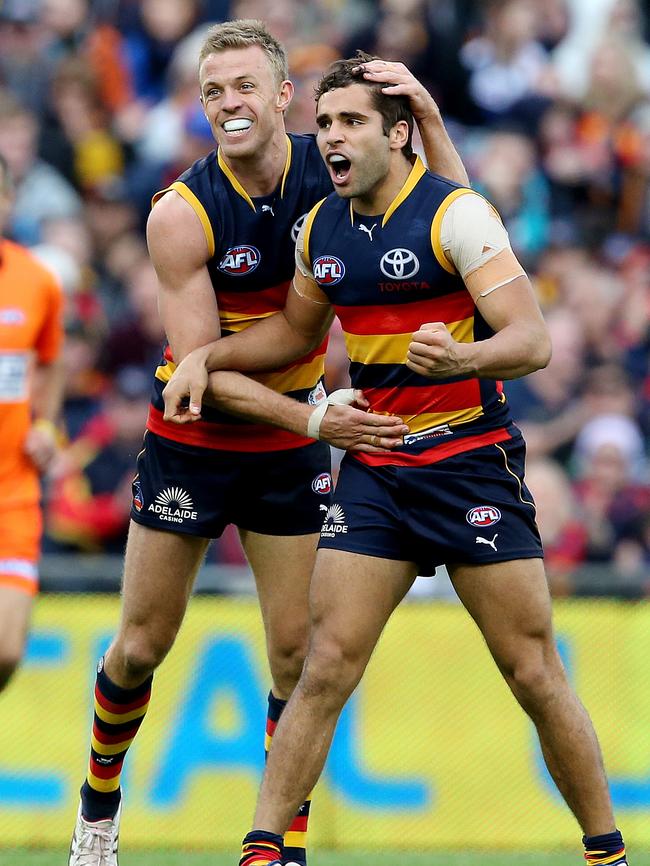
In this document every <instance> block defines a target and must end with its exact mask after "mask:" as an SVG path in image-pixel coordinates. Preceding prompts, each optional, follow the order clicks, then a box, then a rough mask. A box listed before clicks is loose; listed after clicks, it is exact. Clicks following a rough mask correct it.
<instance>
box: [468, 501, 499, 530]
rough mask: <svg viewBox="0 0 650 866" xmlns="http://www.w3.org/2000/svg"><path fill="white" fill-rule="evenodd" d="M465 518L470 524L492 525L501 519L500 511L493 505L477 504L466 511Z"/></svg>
mask: <svg viewBox="0 0 650 866" xmlns="http://www.w3.org/2000/svg"><path fill="white" fill-rule="evenodd" d="M465 518H466V520H467V522H468V523H469V524H471V525H472V526H492V524H493V523H498V522H499V521H500V520H501V512H500V511H499V509H498V508H495V507H494V505H477V506H476V508H471V509H470V510H469V511H468V512H467V514H466V515H465Z"/></svg>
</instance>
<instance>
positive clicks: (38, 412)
mask: <svg viewBox="0 0 650 866" xmlns="http://www.w3.org/2000/svg"><path fill="white" fill-rule="evenodd" d="M64 382H65V379H64V370H63V362H62V360H61V359H60V358H57V359H56V360H54V361H51V362H49V363H47V364H46V363H42V364H38V365H37V367H36V369H35V371H34V383H33V386H32V410H33V415H34V420H33V422H32V426H31V427H30V429H29V432H28V434H27V437H26V439H25V446H24V447H25V453H26V454H27V456H28V457H29V458H30V460H31V461H32V462H33V463H34V465H35V466H36V468H37V469H38V471H39V472H46V471H47V469H48V468H49V466H50V464H51V463H52V460H53V459H54V455H55V454H56V452H57V448H58V440H59V434H58V430H57V426H56V422H57V420H58V417H59V413H60V411H61V403H62V402H63V388H64Z"/></svg>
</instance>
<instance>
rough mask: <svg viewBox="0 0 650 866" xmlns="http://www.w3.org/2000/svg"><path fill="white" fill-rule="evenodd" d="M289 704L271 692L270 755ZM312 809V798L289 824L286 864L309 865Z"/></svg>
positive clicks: (268, 740)
mask: <svg viewBox="0 0 650 866" xmlns="http://www.w3.org/2000/svg"><path fill="white" fill-rule="evenodd" d="M286 704H287V702H286V701H281V700H280V699H279V698H276V697H275V695H274V694H273V692H269V710H268V715H267V717H266V741H265V743H264V748H265V750H266V754H267V755H268V753H269V749H270V748H271V740H272V739H273V734H274V732H275V728H276V726H277V724H278V721H279V720H280V716H281V715H282V710H283V709H284V708H285V706H286ZM310 807H311V798H309V799H307V800H305V802H304V803H303V804H302V806H301V807H300V808H299V809H298V812H297V814H296V817H295V818H294V819H293V821H292V822H291V824H289V829H288V830H287V832H286V833H285V834H284V862H285V863H298V864H300V866H306V864H307V851H306V850H305V847H306V844H307V824H308V823H309V809H310Z"/></svg>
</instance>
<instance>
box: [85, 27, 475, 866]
mask: <svg viewBox="0 0 650 866" xmlns="http://www.w3.org/2000/svg"><path fill="white" fill-rule="evenodd" d="M369 74H370V75H374V76H375V77H377V79H378V80H380V81H385V82H387V83H389V84H390V85H391V89H392V90H394V91H395V92H397V93H407V94H409V96H410V98H411V99H412V101H413V103H414V107H415V108H416V110H418V111H419V119H420V123H421V126H422V133H423V138H424V140H425V143H428V146H427V152H428V156H429V158H430V160H432V161H433V162H434V164H435V165H436V167H437V169H438V170H440V171H442V172H443V173H447V174H453V175H454V176H458V175H459V174H460V175H461V177H462V176H464V170H463V169H462V165H461V163H460V161H459V159H458V156H457V154H456V153H455V151H454V149H453V146H452V145H451V143H450V142H449V139H448V138H447V136H446V133H445V130H444V127H443V126H442V123H441V122H440V118H439V114H438V113H437V108H436V106H435V103H433V100H432V99H431V97H429V96H428V94H426V91H424V90H423V88H422V87H420V86H419V85H418V84H417V82H415V80H414V79H413V78H412V76H410V75H409V74H408V72H407V71H406V70H405V69H404V67H402V66H401V65H400V64H398V65H391V64H379V65H377V64H375V65H374V66H370V67H369ZM287 76H288V73H287V60H286V55H285V52H284V49H283V47H282V46H281V45H280V44H279V43H278V41H277V40H276V39H274V37H273V36H272V35H271V34H270V33H269V32H268V31H267V30H266V28H265V27H264V25H263V24H261V22H259V21H231V22H226V23H224V24H219V25H216V26H215V27H213V28H211V29H210V30H209V32H208V34H207V36H206V39H205V42H204V45H203V48H202V50H201V52H200V57H199V84H200V92H201V101H202V105H203V109H204V112H205V114H206V117H207V119H208V121H209V123H210V126H211V128H212V132H213V135H214V138H215V140H216V142H217V144H218V149H217V150H216V151H213V152H212V153H210V154H209V155H208V156H207V157H205V158H204V159H201V160H198V161H197V162H196V163H195V164H194V165H193V166H191V167H190V168H189V169H188V170H187V171H186V172H184V174H183V175H181V177H180V178H179V179H178V180H177V181H176V182H175V183H173V184H172V185H171V187H169V188H168V189H166V190H163V191H161V192H160V193H158V194H157V195H156V196H155V204H154V207H153V209H152V212H151V215H150V218H149V222H148V228H147V238H148V243H149V251H150V254H151V258H152V261H153V263H154V266H155V268H156V271H157V274H158V278H159V306H160V312H161V316H162V321H163V325H164V328H165V331H166V334H167V339H168V345H167V347H166V349H165V351H164V355H163V358H162V359H161V362H160V365H159V367H158V369H157V371H156V374H155V379H154V389H153V398H152V403H151V407H150V412H149V419H148V423H147V434H146V437H145V441H144V445H143V450H142V451H141V453H140V455H139V456H138V461H137V474H136V477H135V480H134V485H133V494H134V495H133V507H132V510H131V526H130V530H129V538H128V543H127V549H126V555H125V562H124V578H123V593H122V614H121V622H120V627H119V631H118V634H117V635H116V637H115V639H114V640H113V642H112V644H111V646H110V648H109V650H108V651H107V653H106V656H105V658H104V659H102V660H101V661H100V664H99V667H98V672H97V680H96V684H95V715H94V721H93V733H92V740H91V754H90V761H89V766H88V773H87V777H86V780H85V782H84V784H83V786H82V789H81V804H80V809H79V814H78V818H77V825H76V828H75V832H74V836H73V840H72V846H71V852H70V859H69V863H70V866H115V864H116V863H117V838H118V829H119V816H120V805H121V791H120V776H121V771H122V766H123V762H124V759H125V756H126V753H127V750H128V748H129V746H130V744H131V742H132V741H133V739H134V737H135V736H136V734H137V731H138V729H139V726H140V724H141V722H142V720H143V718H144V716H145V713H146V710H147V707H148V703H149V695H150V691H151V682H152V675H153V671H154V670H155V669H156V668H157V666H158V665H159V664H160V662H161V661H162V659H163V658H164V657H165V655H166V654H167V652H168V651H169V649H170V648H171V646H172V644H173V642H174V640H175V638H176V634H177V632H178V629H179V628H180V625H181V622H182V620H183V616H184V614H185V610H186V607H187V603H188V599H189V595H190V593H191V589H192V584H193V581H194V577H195V575H196V572H197V570H198V568H199V565H200V563H201V561H202V559H203V556H204V554H205V550H206V548H207V545H208V544H209V540H210V538H215V537H218V536H219V535H221V533H222V531H223V529H224V527H225V526H226V524H228V523H234V524H235V525H236V526H237V527H238V529H239V531H240V537H241V540H242V544H243V547H244V550H245V552H246V555H247V557H248V560H249V562H250V564H251V567H252V570H253V572H254V575H255V580H256V585H257V591H258V596H259V601H260V607H261V610H262V617H263V621H264V627H265V632H266V639H267V650H268V658H269V664H270V668H271V677H272V691H271V693H270V695H269V711H268V721H267V734H268V738H267V739H268V740H270V735H271V734H272V731H273V728H274V726H275V723H276V722H277V720H278V718H279V716H280V713H281V711H282V709H283V707H284V703H285V701H286V699H287V698H288V697H289V694H290V693H291V691H292V689H293V686H294V685H295V683H296V681H297V679H298V676H299V675H300V670H301V668H302V663H303V660H304V656H305V652H306V647H307V637H308V621H309V614H308V586H309V577H310V574H311V570H312V566H313V561H314V557H315V550H316V543H317V539H318V535H317V533H318V529H319V527H320V523H321V516H322V511H321V508H322V506H325V507H326V506H327V505H328V504H329V494H330V486H331V476H330V465H329V449H328V447H327V445H326V442H330V443H332V444H336V445H338V446H339V447H343V448H358V449H360V450H362V451H372V450H375V451H376V450H377V448H378V446H382V447H392V446H393V445H395V444H396V443H397V442H398V441H400V439H401V436H402V435H403V433H404V432H405V431H407V427H406V425H404V423H403V422H402V420H401V419H400V418H391V417H388V416H386V417H380V416H377V415H375V416H371V415H368V414H367V413H366V412H364V411H361V409H360V408H355V407H353V406H347V405H333V406H332V405H330V404H329V403H328V402H327V401H326V397H325V391H324V388H323V384H322V378H323V361H324V354H325V340H324V338H322V339H321V340H319V342H318V345H316V346H314V347H313V350H310V352H309V353H304V354H303V355H302V356H301V357H296V358H293V359H292V360H291V362H290V363H289V364H287V365H282V366H281V367H280V368H277V367H275V368H274V367H273V366H272V365H271V367H270V368H269V366H268V365H267V367H266V371H265V373H264V374H263V375H262V376H260V377H259V378H260V380H261V381H259V382H256V381H253V380H250V379H246V378H245V377H242V376H239V375H238V374H231V373H228V374H219V375H220V378H218V379H214V380H213V381H212V383H211V391H212V398H213V405H211V406H208V407H205V408H204V410H203V413H202V415H201V417H200V418H199V417H198V416H196V417H194V416H193V420H194V421H195V423H194V424H192V425H191V426H186V427H184V426H182V425H176V424H171V423H167V419H166V418H165V417H163V398H162V391H163V388H164V386H165V383H166V382H167V381H168V380H169V378H170V377H171V375H172V373H173V371H174V369H175V365H176V364H177V363H178V362H179V361H182V359H183V358H184V357H185V356H186V355H187V354H188V352H190V351H191V350H192V349H194V348H196V347H197V346H201V345H203V344H205V343H207V342H210V341H211V340H214V339H217V338H219V337H224V336H225V337H227V338H228V339H230V336H229V335H233V334H236V333H237V332H239V331H242V330H244V329H247V328H248V327H249V326H250V325H251V324H252V323H253V322H255V321H258V320H261V319H264V318H266V317H267V316H269V315H270V314H271V313H274V312H276V311H278V310H281V309H282V308H283V306H284V302H285V298H286V294H287V290H288V285H289V282H290V280H291V276H292V273H293V255H294V239H295V232H297V230H298V226H299V225H300V223H301V221H302V219H303V218H304V216H305V215H306V213H307V212H308V211H309V210H310V208H311V207H312V206H313V205H314V204H315V202H317V201H318V200H319V199H320V198H322V197H323V196H324V195H326V194H327V193H328V192H329V191H331V181H330V178H329V175H328V172H327V171H326V169H325V168H324V166H323V163H322V161H321V159H320V156H319V154H318V150H317V148H316V145H315V141H314V137H313V136H296V135H290V136H288V135H287V134H286V132H285V128H284V113H285V111H286V109H287V107H288V106H289V103H290V101H291V96H292V93H293V85H292V84H291V82H290V81H289V80H288V77H287ZM224 342H227V340H224ZM269 369H270V372H269ZM263 385H266V386H268V387H263ZM358 396H359V399H360V400H363V398H362V397H361V396H360V395H358ZM358 406H361V407H363V406H364V404H363V402H361V403H359V404H358ZM325 410H326V414H325V415H324V417H322V419H321V414H322V413H323V412H325ZM317 411H318V413H319V414H318V416H317V420H321V422H322V423H321V425H320V427H319V428H318V429H316V426H315V423H314V422H313V421H312V422H311V424H310V419H311V416H312V415H313V413H315V412H317ZM242 418H244V419H247V421H249V422H250V421H253V422H254V423H246V422H244V421H242ZM270 425H273V426H270ZM319 438H320V439H322V440H325V441H320V442H319V441H314V440H315V439H319ZM260 739H261V738H260ZM308 812H309V804H308V803H307V804H305V805H304V806H303V807H301V810H300V814H299V815H298V816H297V818H296V823H295V825H294V827H293V828H292V829H291V835H290V836H288V837H287V840H286V841H287V851H286V860H287V861H288V862H289V863H291V862H294V863H298V864H300V866H304V863H305V859H306V857H305V831H306V826H307V817H308Z"/></svg>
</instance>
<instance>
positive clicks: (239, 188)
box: [217, 135, 293, 210]
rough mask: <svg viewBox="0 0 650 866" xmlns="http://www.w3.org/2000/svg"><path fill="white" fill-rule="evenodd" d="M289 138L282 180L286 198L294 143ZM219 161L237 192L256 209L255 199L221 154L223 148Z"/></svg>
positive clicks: (219, 149)
mask: <svg viewBox="0 0 650 866" xmlns="http://www.w3.org/2000/svg"><path fill="white" fill-rule="evenodd" d="M286 139H287V159H286V161H285V163H284V171H283V172H282V180H281V182H280V198H284V187H285V184H286V182H287V177H288V175H289V169H290V168H291V155H292V149H293V148H292V144H291V139H290V138H289V136H288V135H287V136H286ZM217 162H218V163H219V168H220V169H221V171H222V172H223V173H224V174H225V175H226V177H227V178H228V180H229V181H230V185H231V186H232V188H233V189H234V190H235V192H236V193H239V195H240V196H241V197H242V198H243V199H244V201H245V202H247V203H248V204H249V205H250V207H251V208H252V209H253V210H256V208H255V204H254V202H253V199H252V198H251V197H250V196H249V194H248V193H247V192H246V190H245V189H244V187H243V186H242V185H241V183H240V182H239V181H238V180H237V178H236V177H235V175H234V174H233V172H232V169H231V168H230V166H229V165H228V164H227V163H226V161H225V159H224V158H223V157H222V155H221V148H217Z"/></svg>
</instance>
